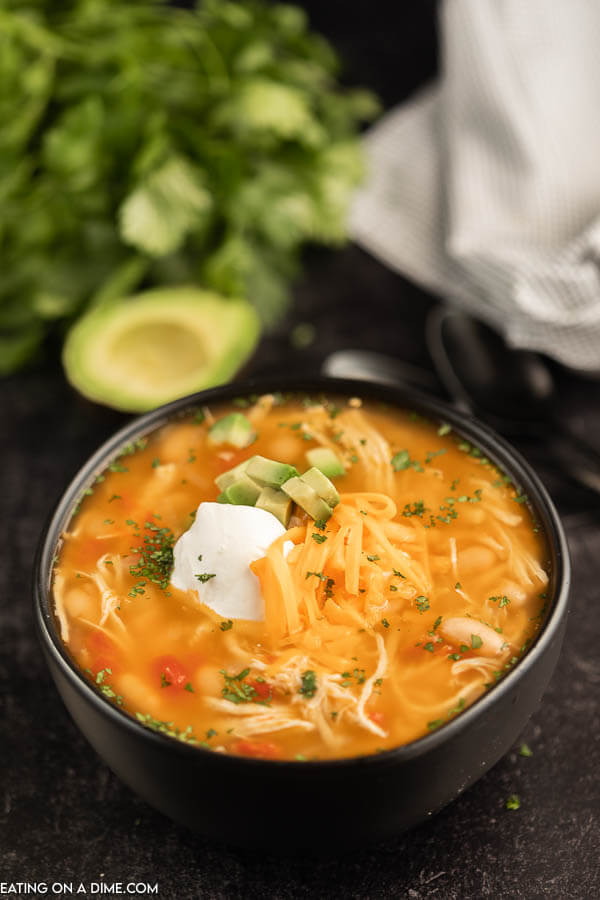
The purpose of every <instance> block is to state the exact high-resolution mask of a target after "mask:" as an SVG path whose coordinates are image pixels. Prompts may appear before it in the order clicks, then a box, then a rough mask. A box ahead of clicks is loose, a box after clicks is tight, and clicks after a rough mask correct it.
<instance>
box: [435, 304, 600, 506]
mask: <svg viewBox="0 0 600 900" xmlns="http://www.w3.org/2000/svg"><path fill="white" fill-rule="evenodd" d="M426 338H427V346H428V349H429V352H430V355H431V358H432V360H433V363H434V366H435V369H436V372H437V374H438V376H439V377H440V380H441V381H442V383H443V384H444V386H445V387H446V390H447V391H448V393H449V394H450V396H451V397H453V398H454V402H455V404H456V405H457V406H459V407H460V408H461V409H463V410H464V411H465V412H469V413H472V414H475V415H477V416H479V417H480V418H483V419H485V420H486V421H487V422H489V424H490V425H492V426H493V427H494V428H496V430H497V431H500V432H502V433H503V434H506V435H512V436H518V437H524V436H531V437H536V438H538V439H542V440H543V441H544V446H545V447H546V448H547V450H548V451H549V454H550V455H551V456H554V457H556V458H557V459H558V460H559V461H560V463H561V467H562V469H563V471H564V472H565V473H566V474H567V475H568V476H569V477H570V478H571V479H573V480H574V481H576V482H577V483H578V484H583V485H584V486H585V487H588V488H591V489H592V490H594V491H597V492H600V450H598V449H597V448H596V447H594V446H593V445H592V444H590V443H589V442H588V441H586V440H585V439H584V438H582V437H581V436H580V435H579V434H577V433H576V432H575V431H574V430H573V429H572V428H571V427H570V425H569V424H568V422H566V421H565V420H564V418H561V417H559V415H558V411H559V410H558V407H559V404H558V392H557V390H556V385H555V382H554V378H553V376H552V372H551V370H550V368H549V367H548V365H547V364H546V363H545V362H544V360H543V359H542V358H541V357H540V356H539V355H538V354H536V353H533V352H531V351H529V350H516V349H513V348H511V347H508V346H507V345H506V343H505V342H504V340H503V339H502V337H501V336H500V335H499V334H497V333H496V332H495V331H493V330H492V329H491V328H489V327H488V326H487V325H484V324H483V323H482V322H480V321H477V320H476V319H473V318H471V316H468V315H466V314H465V313H461V312H458V311H456V310H452V309H447V308H445V307H437V308H435V309H434V310H432V312H431V313H430V314H429V316H428V319H427V325H426Z"/></svg>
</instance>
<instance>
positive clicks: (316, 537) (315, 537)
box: [312, 533, 327, 544]
mask: <svg viewBox="0 0 600 900" xmlns="http://www.w3.org/2000/svg"><path fill="white" fill-rule="evenodd" d="M312 539H313V541H316V542H317V544H323V543H324V542H325V541H326V540H327V535H326V534H314V533H313V535H312Z"/></svg>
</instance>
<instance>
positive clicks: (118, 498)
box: [108, 494, 122, 503]
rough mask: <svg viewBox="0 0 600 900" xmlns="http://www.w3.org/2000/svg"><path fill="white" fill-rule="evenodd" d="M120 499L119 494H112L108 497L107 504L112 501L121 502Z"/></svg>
mask: <svg viewBox="0 0 600 900" xmlns="http://www.w3.org/2000/svg"><path fill="white" fill-rule="evenodd" d="M121 499H122V498H121V495H120V494H113V495H112V497H109V498H108V502H109V503H112V502H113V500H121Z"/></svg>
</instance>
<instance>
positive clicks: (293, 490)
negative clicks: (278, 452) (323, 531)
mask: <svg viewBox="0 0 600 900" xmlns="http://www.w3.org/2000/svg"><path fill="white" fill-rule="evenodd" d="M281 490H282V491H283V492H284V493H285V494H287V495H288V497H291V498H292V500H293V501H294V503H297V504H298V506H301V507H302V509H303V510H304V511H305V512H307V513H308V515H309V516H312V518H313V519H314V520H315V522H326V521H327V519H328V518H329V517H330V515H331V512H332V510H331V507H330V506H328V505H327V503H325V501H324V500H323V499H321V497H319V495H318V494H317V492H316V491H315V490H313V488H311V486H310V485H309V484H307V483H306V481H302V479H301V478H299V477H298V476H296V477H294V478H289V479H288V480H287V481H285V482H284V483H283V484H282V485H281Z"/></svg>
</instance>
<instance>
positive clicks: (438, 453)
mask: <svg viewBox="0 0 600 900" xmlns="http://www.w3.org/2000/svg"><path fill="white" fill-rule="evenodd" d="M445 452H446V448H445V447H442V448H441V449H440V450H429V451H428V452H427V454H426V455H425V462H426V463H427V464H429V463H430V462H433V460H434V459H435V458H436V456H442V454H444V453H445Z"/></svg>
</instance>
